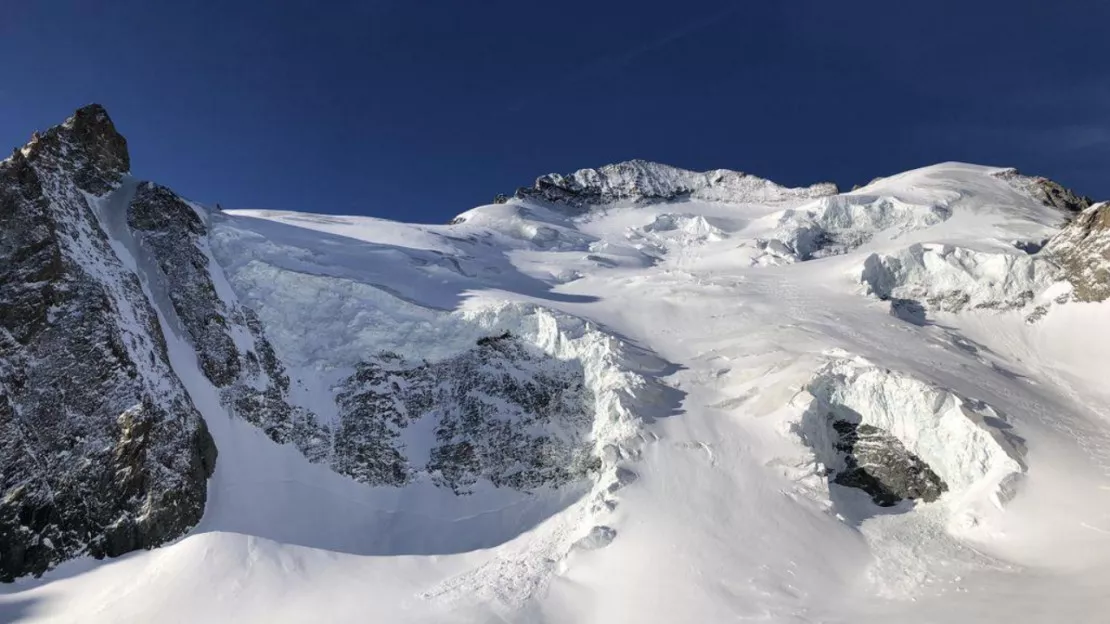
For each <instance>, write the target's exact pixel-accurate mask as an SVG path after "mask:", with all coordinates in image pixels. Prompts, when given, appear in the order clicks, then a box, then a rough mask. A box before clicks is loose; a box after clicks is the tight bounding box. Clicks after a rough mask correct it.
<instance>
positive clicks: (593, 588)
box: [0, 114, 1110, 622]
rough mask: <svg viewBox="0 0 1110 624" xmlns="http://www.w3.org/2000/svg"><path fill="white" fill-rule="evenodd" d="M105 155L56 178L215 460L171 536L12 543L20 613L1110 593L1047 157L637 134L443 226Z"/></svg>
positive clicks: (645, 608)
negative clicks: (854, 177)
mask: <svg viewBox="0 0 1110 624" xmlns="http://www.w3.org/2000/svg"><path fill="white" fill-rule="evenodd" d="M79 116H80V114H79ZM113 143H118V141H114V139H113V140H111V141H108V142H107V144H108V145H109V146H110V145H111V144H113ZM16 160H18V157H16V158H15V159H13V161H10V162H15V161H16ZM116 160H117V161H119V160H120V159H118V158H117V159H116ZM7 163H8V161H6V164H5V166H11V165H10V164H7ZM88 171H89V169H88V167H86V166H84V165H83V164H82V163H81V162H80V161H77V162H73V163H67V164H66V172H65V173H66V175H65V176H63V177H64V178H65V182H66V183H67V184H70V183H72V184H77V182H76V180H79V179H82V180H83V179H85V177H86V176H89V174H88V173H87V172H88ZM112 171H114V173H113V177H112V178H111V179H107V180H105V181H104V182H103V185H102V186H99V187H96V188H95V189H94V190H89V191H87V193H88V196H87V198H86V196H85V195H82V196H81V197H82V198H83V200H82V201H84V202H85V203H84V204H81V203H74V206H75V208H74V211H76V212H77V213H79V214H85V213H84V212H81V210H87V211H88V213H89V214H91V215H94V216H95V217H96V221H94V222H93V224H94V225H95V226H96V228H95V229H93V231H94V233H97V235H98V236H101V237H103V238H104V239H105V240H106V241H108V243H107V244H109V245H110V246H111V248H112V249H113V250H115V253H116V257H117V258H124V257H126V258H129V260H127V261H122V260H121V261H120V265H121V266H122V267H123V269H121V270H119V271H117V273H114V274H112V277H111V279H110V280H109V279H108V278H104V280H105V282H104V283H110V284H116V283H117V282H118V283H120V284H126V283H137V284H138V285H139V287H140V288H139V290H138V291H137V292H140V293H141V297H140V296H138V295H136V296H135V299H136V301H138V303H135V304H133V305H135V306H141V305H145V306H147V307H149V309H150V310H152V312H151V313H150V314H149V315H148V317H149V318H152V319H154V321H153V322H151V323H148V324H147V326H145V327H146V329H144V330H143V332H142V335H141V336H138V337H137V338H136V339H135V340H136V341H137V342H136V344H140V345H141V344H145V343H143V342H142V341H143V340H151V341H153V340H154V339H153V338H151V336H156V335H159V334H160V335H162V336H163V337H164V344H165V347H164V353H165V357H164V359H159V358H158V351H157V350H153V351H151V350H150V349H148V350H147V351H146V352H144V354H145V358H146V359H145V360H144V361H146V360H151V355H150V353H153V354H154V358H153V360H152V361H153V362H154V363H153V364H151V365H150V366H143V367H141V368H142V369H143V373H142V374H144V375H147V374H149V375H154V374H157V375H159V378H160V379H163V380H164V383H166V384H171V385H173V387H176V388H181V389H183V390H182V392H183V394H184V395H185V397H186V399H187V400H188V401H189V402H190V404H191V405H192V406H195V410H196V413H198V414H199V415H200V416H202V417H203V421H200V420H199V419H198V418H196V417H195V416H190V418H193V419H194V420H189V421H188V422H196V423H198V425H197V426H198V430H199V427H200V426H201V425H200V424H199V423H201V422H205V423H207V429H208V430H210V432H211V436H212V438H213V440H214V442H215V446H216V447H217V448H218V450H219V460H218V462H217V464H216V468H215V472H214V473H212V476H211V480H210V482H209V485H208V491H207V501H206V504H205V507H204V516H203V519H202V520H201V521H200V523H199V525H198V526H197V527H196V528H195V529H193V530H192V531H191V532H189V533H188V534H187V535H186V536H185V537H184V538H182V539H180V540H178V541H176V542H174V543H172V544H170V545H168V546H165V547H162V548H158V549H156V550H152V551H149V552H140V553H135V554H132V555H128V556H126V557H123V558H121V559H119V560H117V561H114V562H112V563H110V564H104V563H96V562H93V561H91V560H89V559H77V560H74V561H71V562H69V563H65V564H63V565H61V566H60V567H59V568H58V569H56V570H53V571H51V572H48V573H46V575H45V576H43V577H42V578H41V579H37V580H36V579H31V578H23V579H19V580H17V581H16V582H15V583H14V584H12V585H9V586H7V587H5V588H3V589H4V593H2V594H0V615H3V616H6V617H7V618H8V619H15V618H16V617H17V616H18V617H22V618H26V619H28V620H30V621H35V620H43V621H51V620H54V621H75V620H80V621H87V620H88V619H89V617H92V618H94V619H95V618H100V619H101V620H103V621H113V622H120V621H135V622H141V621H148V620H149V619H151V618H152V617H155V614H157V617H158V618H159V619H168V620H170V621H174V620H180V621H197V620H203V621H289V622H301V621H365V620H367V619H371V620H383V621H428V622H432V621H434V622H443V621H458V622H471V621H490V622H493V621H544V622H612V621H731V620H735V619H749V620H756V621H772V622H869V621H875V622H885V621H890V620H891V619H894V620H897V621H908V622H913V621H920V622H935V621H939V620H942V619H944V620H952V621H968V622H970V621H975V622H981V621H999V622H1010V621H1023V622H1031V621H1044V622H1055V621H1060V619H1061V618H1063V619H1067V620H1068V621H1077V622H1085V621H1090V622H1096V621H1100V615H1101V614H1102V613H1104V612H1105V609H1106V607H1108V606H1110V603H1108V601H1107V598H1106V596H1105V592H1104V591H1102V588H1103V587H1104V586H1105V583H1106V582H1107V581H1110V555H1107V553H1110V549H1108V548H1107V546H1110V499H1107V498H1106V496H1105V493H1106V491H1107V488H1110V423H1108V422H1107V418H1108V414H1107V412H1106V411H1105V408H1104V407H1103V406H1104V405H1105V404H1106V400H1107V399H1110V396H1108V395H1107V392H1106V390H1104V384H1103V383H1102V379H1101V375H1100V372H1101V371H1104V370H1105V366H1106V363H1107V361H1106V355H1105V354H1106V353H1108V352H1110V339H1104V338H1103V337H1101V335H1098V334H1097V333H1096V332H1092V331H1090V328H1093V327H1097V326H1098V324H1099V323H1104V322H1105V321H1106V320H1107V314H1108V313H1110V312H1108V311H1110V308H1106V307H1105V304H1102V303H1095V302H1091V301H1090V300H1091V299H1092V298H1091V297H1084V296H1082V294H1081V293H1082V292H1086V291H1084V290H1082V288H1084V286H1083V285H1085V284H1097V275H1098V273H1097V271H1098V270H1101V269H1102V267H1101V265H1099V263H1100V262H1102V261H1103V260H1104V259H1103V258H1102V257H1101V255H1100V254H1101V251H1102V248H1101V247H1098V245H1097V243H1089V242H1086V241H1090V240H1094V239H1097V236H1093V235H1091V234H1089V233H1090V232H1093V231H1094V230H1096V229H1097V228H1095V227H1094V226H1093V225H1091V223H1090V222H1091V219H1092V218H1091V217H1089V214H1093V213H1089V212H1084V213H1081V214H1079V215H1078V216H1075V215H1074V210H1073V208H1072V207H1071V204H1072V203H1074V202H1071V203H1068V205H1065V206H1063V207H1061V204H1060V201H1062V200H1060V198H1064V199H1068V197H1072V196H1070V195H1068V194H1067V193H1064V192H1063V191H1060V192H1054V191H1053V192H1050V191H1045V190H1044V189H1046V188H1049V189H1050V190H1051V187H1048V186H1046V183H1045V182H1041V181H1038V179H1035V178H1025V177H1022V176H1019V175H1018V174H1017V173H1016V172H1013V171H1012V170H1007V169H998V168H993V167H983V166H977V165H966V164H961V163H944V164H940V165H936V166H933V167H926V168H923V169H919V170H914V171H910V172H906V173H903V174H899V175H897V176H892V177H889V178H885V179H880V180H876V181H875V182H873V183H872V184H870V185H868V186H866V187H863V188H859V189H856V190H855V191H852V192H850V193H841V194H837V193H836V192H835V189H834V188H831V187H829V186H827V185H817V186H814V187H809V188H806V189H785V188H783V187H779V186H778V185H775V184H773V183H771V182H768V181H766V180H761V179H759V178H755V177H754V176H749V175H746V174H740V173H736V172H728V171H717V172H709V173H696V172H688V171H684V170H680V169H675V168H671V167H667V166H665V165H658V164H654V163H645V162H641V161H633V162H630V163H621V164H617V165H611V166H606V167H602V168H599V169H595V170H582V171H579V172H576V173H575V174H571V175H568V176H559V175H549V176H544V177H542V178H540V180H539V181H538V182H537V184H536V185H535V186H534V187H532V188H531V189H523V190H522V191H520V192H519V193H518V194H517V195H516V196H515V197H513V198H503V199H504V201H503V202H502V203H497V204H492V205H489V206H481V207H478V208H475V209H473V210H470V211H467V212H464V213H463V214H461V215H459V217H458V218H456V219H455V220H454V221H452V223H451V224H450V225H442V226H435V225H408V224H400V223H393V222H386V221H381V220H378V219H372V218H365V217H336V216H325V215H309V214H301V213H276V212H267V211H230V212H221V211H215V210H211V209H208V208H205V207H203V206H199V205H196V204H194V203H191V202H188V201H187V200H184V199H182V198H180V197H178V196H177V195H175V194H174V193H173V192H172V191H170V190H168V189H165V188H163V187H159V186H157V185H153V184H149V183H142V182H139V181H137V180H134V179H132V178H130V177H129V176H127V175H126V165H117V166H116V167H115V169H113V170H112ZM93 179H96V177H95V176H93ZM90 188H92V187H90ZM54 201H57V200H54ZM1068 201H1069V202H1070V200H1068ZM1065 203H1067V202H1065ZM78 209H81V210H78ZM1091 210H1095V209H1091ZM12 213H13V214H15V215H17V216H18V217H19V218H20V219H27V218H28V217H27V216H26V215H32V214H35V213H34V212H33V211H31V210H30V209H29V208H27V207H24V206H23V205H22V204H21V205H19V207H18V210H16V209H13V210H12ZM82 218H88V217H87V216H86V217H82ZM1069 219H1071V221H1070V222H1069V221H1068V220H1069ZM61 220H62V221H64V222H66V223H67V224H68V223H69V222H70V221H74V222H76V217H74V216H72V215H67V216H65V217H64V218H62V219H61ZM15 223H16V224H17V226H18V227H14V228H13V229H11V230H8V229H5V232H6V233H7V232H18V234H10V233H8V234H6V237H7V238H5V239H4V241H5V245H9V246H11V247H14V244H13V243H10V242H9V241H15V240H22V239H18V238H17V236H20V237H23V236H28V235H29V234H27V233H28V232H33V231H35V230H34V227H33V226H32V225H31V224H29V223H25V222H24V221H19V222H15ZM1076 232H1078V234H1077V233H1076ZM46 238H47V239H50V240H54V239H58V240H62V239H61V237H59V236H57V235H54V236H53V237H52V238H51V237H50V236H47V237H46ZM1047 239H1051V241H1052V242H1050V243H1049V244H1048V245H1047V246H1046V247H1045V249H1044V251H1037V249H1038V248H1039V247H1040V245H1041V243H1043V242H1044V241H1045V240H1047ZM1092 249H1093V250H1094V251H1089V250H1092ZM124 251H126V253H124ZM1030 251H1033V252H1035V253H1029V252H1030ZM1080 259H1081V260H1080ZM1091 267H1094V268H1091ZM128 275H130V276H131V277H128ZM1092 276H1096V277H1092ZM1092 279H1094V280H1095V282H1091V280H1092ZM23 283H36V284H37V283H38V282H34V280H31V279H29V278H28V277H26V276H24V277H23V278H22V281H21V282H19V284H23ZM19 284H16V283H15V282H11V281H9V282H4V289H3V291H2V293H3V294H4V296H5V297H10V296H11V295H13V294H17V293H21V292H23V290H21V288H22V287H21V286H19ZM5 309H6V310H8V309H10V310H13V311H17V312H18V311H23V310H31V309H33V308H32V307H30V306H28V305H25V304H20V305H18V306H13V307H10V308H5ZM117 316H118V315H108V317H107V318H108V319H109V320H112V321H113V322H116V318H117ZM4 318H7V317H4ZM1084 329H1086V331H1084ZM89 339H90V340H94V339H97V336H96V335H93V336H91V337H90V338H89ZM1104 343H1105V344H1104ZM32 344H38V343H34V342H33V341H32ZM4 357H5V360H4V361H5V364H6V365H7V363H8V362H9V360H8V359H7V358H8V357H9V356H8V355H7V352H5V355H4ZM13 361H14V360H13ZM159 362H164V363H162V364H159ZM159 367H161V368H159ZM31 368H34V367H31ZM86 368H88V369H90V370H91V369H93V367H92V366H86ZM5 370H7V369H5ZM5 383H7V382H5ZM85 400H88V399H85ZM122 407H123V406H119V407H116V408H114V409H121V408H122ZM19 414H20V415H21V416H22V417H24V418H26V413H25V412H20V413H19ZM7 418H9V421H8V422H11V420H10V419H11V417H10V416H7ZM31 422H35V420H34V419H31ZM97 422H98V426H100V427H102V428H107V429H108V430H111V425H110V424H108V423H107V422H104V423H100V421H97ZM5 439H8V438H5ZM178 444H179V446H175V447H174V448H178V449H181V448H186V449H187V448H189V447H188V446H187V444H185V443H178ZM181 444H184V446H181ZM3 451H4V452H3V453H2V454H0V458H2V459H4V460H5V461H9V458H10V457H13V456H14V457H19V456H18V455H13V454H12V452H11V451H10V450H9V449H3ZM178 456H179V457H182V456H183V457H189V454H188V453H185V454H184V455H181V454H178ZM5 474H6V473H5ZM8 491H9V490H8V486H7V485H5V492H8ZM181 518H183V519H184V520H183V521H182V524H191V523H193V522H195V521H196V519H195V517H193V516H189V515H188V514H182V516H181ZM190 518H191V520H190ZM180 532H181V529H177V532H176V533H175V534H173V535H166V536H165V537H166V538H170V537H173V536H174V535H176V534H179V533H180ZM153 545H155V544H153V543H144V542H140V543H136V544H132V545H131V547H132V548H134V547H140V548H142V547H148V546H153ZM85 552H86V551H82V550H74V551H70V552H67V553H65V557H64V558H68V557H71V556H74V555H81V554H84V553H85ZM88 552H89V554H93V555H98V554H101V553H98V552H96V551H93V550H89V551H88ZM103 554H108V555H115V554H119V553H118V552H107V553H103ZM61 558H63V557H59V558H57V559H55V560H54V561H51V562H49V564H48V565H52V564H53V563H55V562H56V561H57V560H58V559H61ZM41 571H42V569H41V568H26V567H25V568H21V569H19V570H17V572H16V574H13V576H14V575H19V574H26V573H38V572H41ZM196 596H205V597H206V599H205V600H203V601H199V600H196ZM90 614H93V615H91V616H90Z"/></svg>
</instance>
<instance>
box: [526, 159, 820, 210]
mask: <svg viewBox="0 0 1110 624" xmlns="http://www.w3.org/2000/svg"><path fill="white" fill-rule="evenodd" d="M836 193H837V188H836V185H834V184H831V183H823V184H815V185H813V186H809V187H805V188H787V187H783V186H779V185H777V184H775V183H774V182H771V181H770V180H765V179H763V178H759V177H756V176H753V175H749V174H747V173H742V172H739V171H730V170H728V169H716V170H713V171H703V172H698V171H690V170H687V169H680V168H678V167H671V166H669V165H663V164H660V163H655V162H649V161H646V160H630V161H626V162H620V163H615V164H611V165H605V166H602V167H599V168H597V169H579V170H578V171H576V172H574V173H571V174H566V175H563V174H558V173H551V174H547V175H544V176H540V177H539V178H537V179H536V182H535V184H533V185H532V186H531V187H522V188H520V189H518V190H517V192H516V197H517V198H519V199H539V200H543V201H547V202H551V203H556V204H563V205H567V206H572V207H576V208H583V207H586V206H590V205H601V204H609V203H613V202H620V201H629V202H654V201H669V200H676V199H684V198H689V199H699V200H704V201H732V202H738V203H740V202H748V201H762V202H774V201H778V200H784V199H793V198H807V199H808V198H813V197H822V196H825V195H835V194H836Z"/></svg>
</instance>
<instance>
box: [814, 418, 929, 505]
mask: <svg viewBox="0 0 1110 624" xmlns="http://www.w3.org/2000/svg"><path fill="white" fill-rule="evenodd" d="M832 427H833V430H834V431H835V432H836V435H837V438H836V443H835V446H836V450H837V452H839V453H841V454H842V456H843V460H844V468H842V469H841V470H837V471H835V472H833V473H832V474H830V480H831V481H832V482H833V483H836V484H839V485H843V486H846V487H853V488H857V489H860V490H863V491H864V492H867V493H868V494H869V495H871V500H872V501H874V502H875V504H876V505H879V506H880V507H890V506H892V505H895V504H897V503H899V502H901V501H902V500H904V499H909V500H923V501H925V502H927V503H928V502H932V501H934V500H936V499H937V498H939V497H940V495H941V494H943V493H944V492H946V491H947V490H948V486H947V485H946V484H945V483H944V482H943V481H942V480H941V479H940V477H938V476H937V474H936V473H935V472H933V470H932V468H930V467H929V465H928V464H926V463H925V462H923V461H922V460H921V458H919V457H918V456H916V455H914V454H913V453H911V452H909V451H908V450H906V447H905V446H903V445H902V443H901V442H899V441H898V439H897V438H895V437H894V436H892V435H890V434H889V433H886V432H885V431H883V430H882V429H879V428H877V427H874V426H871V425H866V424H860V423H854V422H849V421H847V420H835V421H833V423H832Z"/></svg>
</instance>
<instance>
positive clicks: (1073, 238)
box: [1041, 202, 1110, 301]
mask: <svg viewBox="0 0 1110 624" xmlns="http://www.w3.org/2000/svg"><path fill="white" fill-rule="evenodd" d="M1041 253H1042V254H1043V255H1046V256H1049V257H1051V258H1052V259H1053V260H1055V261H1056V262H1057V263H1058V264H1059V265H1060V266H1061V267H1062V268H1063V269H1064V277H1065V278H1066V279H1067V280H1068V281H1069V282H1071V285H1072V287H1073V288H1074V297H1075V298H1076V299H1078V300H1079V301H1104V300H1105V299H1107V298H1108V297H1110V202H1103V203H1100V204H1095V205H1093V206H1091V207H1090V208H1088V209H1087V210H1085V211H1083V212H1082V213H1080V214H1079V216H1077V217H1076V218H1075V219H1074V220H1073V221H1072V222H1071V223H1069V224H1068V225H1067V226H1065V227H1064V229H1063V230H1061V231H1060V232H1059V233H1058V234H1057V235H1056V236H1054V237H1052V239H1050V240H1049V241H1048V244H1047V245H1045V247H1044V249H1043V250H1042V251H1041Z"/></svg>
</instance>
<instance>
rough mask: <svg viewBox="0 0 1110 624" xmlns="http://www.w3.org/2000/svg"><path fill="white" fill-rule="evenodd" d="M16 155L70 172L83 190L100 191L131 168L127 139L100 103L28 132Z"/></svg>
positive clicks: (95, 192) (109, 186) (107, 188)
mask: <svg viewBox="0 0 1110 624" xmlns="http://www.w3.org/2000/svg"><path fill="white" fill-rule="evenodd" d="M16 157H17V158H18V157H22V158H26V159H27V160H29V161H31V162H32V163H42V164H45V165H47V166H52V167H60V168H63V169H66V170H67V171H71V172H73V176H74V181H75V182H76V183H77V186H78V187H80V188H81V189H82V190H84V191H87V192H89V193H93V194H94V195H102V194H104V193H107V192H108V191H109V190H111V189H113V188H115V187H116V186H117V185H118V184H119V180H120V178H121V177H122V176H123V175H124V174H126V173H127V172H129V171H130V170H131V157H130V155H129V154H128V151H127V139H125V138H123V135H121V134H120V133H119V131H117V130H116V126H115V124H113V123H112V118H111V117H109V116H108V111H106V110H104V107H103V106H101V105H100V104H89V105H87V106H83V107H81V108H79V109H77V111H76V112H75V113H73V115H72V116H71V117H70V118H69V119H66V120H65V122H63V123H61V124H59V125H57V126H54V127H52V128H50V129H49V130H47V131H45V132H42V133H39V132H36V133H34V134H33V135H32V136H31V141H30V142H29V143H27V145H25V146H24V147H23V148H22V149H19V150H16Z"/></svg>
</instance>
